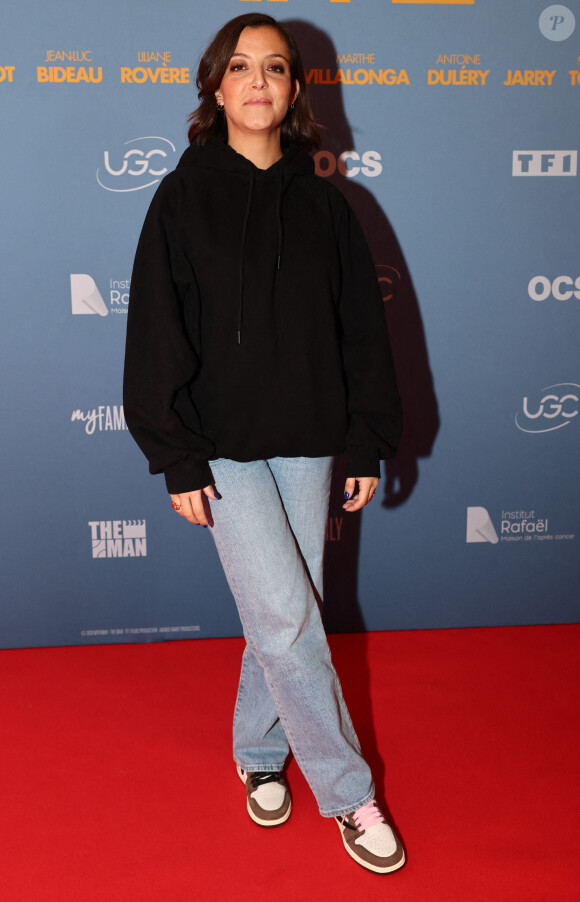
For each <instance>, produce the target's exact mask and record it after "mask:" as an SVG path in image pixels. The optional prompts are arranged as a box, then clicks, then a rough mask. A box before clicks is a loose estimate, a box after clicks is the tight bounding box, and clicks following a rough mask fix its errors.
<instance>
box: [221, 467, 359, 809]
mask: <svg viewBox="0 0 580 902" xmlns="http://www.w3.org/2000/svg"><path fill="white" fill-rule="evenodd" d="M212 469H213V472H214V476H215V479H216V487H217V489H218V491H219V492H220V493H221V495H222V500H221V501H220V502H219V503H216V504H213V505H212V512H213V518H214V526H213V528H212V534H213V535H214V539H215V542H216V545H217V548H218V552H219V554H220V558H221V561H222V564H223V567H224V570H225V573H226V576H227V578H228V582H229V584H230V587H231V589H232V592H233V594H234V597H235V599H236V603H237V605H238V611H239V614H240V618H241V621H242V625H243V628H244V636H245V638H246V643H247V646H248V654H247V655H246V662H245V665H244V668H243V670H242V685H241V690H240V697H239V699H238V703H239V705H240V707H241V708H242V709H243V713H244V718H245V719H246V720H247V722H248V724H249V726H248V736H251V735H252V734H253V736H254V737H257V741H256V740H255V739H254V742H255V747H252V745H251V742H248V743H247V751H248V754H249V753H250V749H253V750H252V752H251V754H252V755H253V754H255V755H256V757H255V758H252V759H248V760H242V759H241V757H240V758H239V759H238V763H239V764H240V766H242V767H245V768H246V769H249V770H259V769H260V770H262V769H265V770H268V769H270V770H274V769H277V768H278V767H279V766H280V765H281V763H282V761H281V760H280V757H279V756H280V755H281V753H283V751H284V749H283V747H282V743H280V742H279V741H278V740H279V738H280V735H281V733H280V732H278V733H277V734H276V733H275V732H274V738H275V739H276V742H274V743H273V744H272V745H268V744H266V745H263V744H261V743H260V732H262V733H263V732H264V726H265V725H267V720H268V718H266V723H265V722H264V720H263V717H264V711H265V710H268V704H269V703H268V704H266V702H265V701H264V692H263V686H264V685H265V687H266V688H267V690H268V692H269V694H270V695H271V697H272V699H273V701H274V705H275V709H276V711H277V714H278V716H279V718H280V721H281V723H282V726H283V728H284V733H285V735H286V736H287V737H288V740H289V741H290V745H291V747H292V751H293V753H294V756H295V758H296V760H297V762H298V764H299V766H300V768H301V770H302V771H303V773H304V775H305V777H306V779H307V780H308V782H309V784H310V786H311V788H312V790H313V792H314V795H315V797H316V799H317V802H318V805H319V808H320V812H321V814H323V815H325V816H332V815H335V814H343V813H347V812H349V811H352V810H353V809H355V808H358V807H360V806H361V805H363V804H365V803H366V802H367V801H369V800H370V799H371V798H372V797H373V794H374V788H373V785H372V778H371V774H370V771H369V768H368V765H367V764H366V763H365V761H364V760H363V758H362V757H361V754H360V747H359V743H358V739H357V737H356V734H355V732H354V729H353V727H352V723H351V720H350V717H349V714H348V711H347V709H346V706H345V703H344V700H343V697H342V691H341V688H340V683H339V681H338V677H337V675H336V672H335V670H334V667H333V666H332V662H331V660H330V651H329V648H328V643H327V641H326V636H325V634H324V629H323V626H322V621H321V617H320V611H319V609H318V604H317V600H316V596H315V593H314V591H313V588H312V585H311V582H310V577H309V574H308V570H307V568H306V566H305V563H304V560H303V557H302V554H301V551H300V549H299V548H298V545H297V542H296V538H295V535H297V534H298V535H300V536H301V537H302V540H303V541H304V543H305V545H308V540H307V538H306V537H307V536H308V534H309V533H310V534H312V535H314V532H315V529H314V523H313V518H314V519H316V520H317V521H318V525H317V528H319V525H320V522H319V521H320V507H322V509H323V513H324V516H323V518H322V527H321V530H322V534H323V530H324V520H325V519H326V503H327V497H328V486H327V484H326V480H327V478H329V470H330V464H329V462H328V460H326V459H318V458H315V459H306V458H286V459H281V458H277V459H274V460H272V461H269V462H267V461H252V462H250V463H238V462H234V461H229V460H224V459H220V460H218V461H212ZM321 495H322V496H323V497H322V498H321ZM316 496H317V497H316ZM286 507H287V508H288V509H289V510H291V511H292V520H293V523H292V527H291V524H290V522H289V517H288V515H287V511H286V509H285V508H286ZM314 511H316V516H315V517H314V514H313V512H314ZM299 521H301V523H300V525H299ZM313 544H316V543H313ZM318 548H320V540H318ZM319 556H320V564H315V563H313V570H316V569H317V568H318V570H319V569H320V567H321V553H320V552H319ZM304 557H306V555H304ZM315 579H316V581H317V582H319V581H320V576H319V575H318V574H317V576H316V577H315ZM256 663H257V664H258V665H259V666H260V668H261V669H262V672H263V679H264V684H263V686H262V689H261V690H260V691H259V692H258V695H257V696H256V695H254V694H253V692H252V693H250V692H249V691H248V683H247V682H246V677H248V679H249V680H250V681H251V683H252V686H253V687H256V686H257V687H258V689H260V684H259V680H256V679H255V676H254V677H251V676H250V674H251V673H252V667H253V665H254V664H256ZM269 711H270V714H271V713H272V711H271V708H270V709H269ZM255 720H257V721H258V722H259V725H260V726H259V729H257V730H256V729H255V728H254V727H253V725H252V724H253V721H255ZM265 732H266V734H268V730H266V731H265ZM258 745H260V748H259V749H258V747H257V746H258Z"/></svg>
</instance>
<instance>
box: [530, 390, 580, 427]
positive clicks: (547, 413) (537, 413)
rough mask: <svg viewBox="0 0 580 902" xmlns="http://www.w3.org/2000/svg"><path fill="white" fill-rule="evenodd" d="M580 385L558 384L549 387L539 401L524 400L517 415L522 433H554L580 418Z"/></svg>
mask: <svg viewBox="0 0 580 902" xmlns="http://www.w3.org/2000/svg"><path fill="white" fill-rule="evenodd" d="M579 389H580V385H577V384H576V382H558V383H556V385H548V387H547V388H543V389H542V392H547V394H544V395H543V396H542V397H541V398H540V399H539V400H538V401H532V402H530V401H529V400H528V398H527V397H525V398H524V403H523V406H522V410H521V411H519V412H518V413H517V414H516V426H517V427H518V429H520V430H521V431H522V432H553V431H554V430H555V429H561V428H562V427H563V426H569V425H570V422H571V421H572V420H573V419H574V417H577V416H578V404H579V403H580V391H579Z"/></svg>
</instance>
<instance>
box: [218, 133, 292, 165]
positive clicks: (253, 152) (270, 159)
mask: <svg viewBox="0 0 580 902" xmlns="http://www.w3.org/2000/svg"><path fill="white" fill-rule="evenodd" d="M228 144H229V145H230V147H232V148H233V149H234V150H235V151H236V153H239V154H241V155H242V156H243V157H245V158H246V159H247V160H250V162H251V163H253V164H254V166H256V168H257V169H269V168H270V166H273V165H274V163H276V162H277V160H279V159H280V157H281V156H282V147H281V145H280V132H279V131H277V132H275V133H274V134H271V135H248V134H246V133H244V134H240V133H235V134H233V135H232V134H229V135H228Z"/></svg>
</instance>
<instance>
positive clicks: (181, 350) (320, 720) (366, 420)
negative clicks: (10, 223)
mask: <svg viewBox="0 0 580 902" xmlns="http://www.w3.org/2000/svg"><path fill="white" fill-rule="evenodd" d="M197 85H198V88H199V98H200V100H201V104H200V106H199V107H198V109H197V110H196V111H195V112H194V113H193V114H192V116H191V128H190V131H189V138H190V142H191V143H190V146H189V148H188V149H187V150H186V151H185V153H184V154H183V156H182V158H181V161H180V163H179V165H178V167H177V169H176V170H175V171H174V172H172V173H170V174H169V175H167V176H166V177H165V179H164V180H163V181H162V183H161V185H160V186H159V189H158V191H157V193H156V195H155V197H154V199H153V202H152V204H151V207H150V209H149V212H148V215H147V218H146V220H145V224H144V227H143V231H142V234H141V238H140V241H139V246H138V249H137V254H136V258H135V267H134V271H133V279H132V283H131V299H130V306H129V319H128V334H127V351H126V362H125V402H124V403H125V415H126V418H127V423H128V426H129V429H130V430H131V433H132V434H133V436H134V438H135V439H136V441H137V442H138V443H139V445H140V447H141V448H142V450H143V451H144V453H145V454H146V456H147V457H148V459H149V462H150V470H151V472H152V473H160V472H162V473H164V475H165V479H166V484H167V488H168V491H169V493H170V496H171V501H172V504H173V508H174V509H175V510H176V511H177V513H178V514H179V515H180V516H182V517H185V518H186V519H187V520H189V521H190V523H193V524H199V525H202V526H204V527H208V526H210V527H211V532H212V535H213V537H214V539H215V543H216V546H217V550H218V553H219V555H220V559H221V561H222V564H223V567H224V570H225V573H226V576H227V578H228V582H229V584H230V587H231V589H232V592H233V594H234V596H235V599H236V603H237V607H238V611H239V614H240V618H241V621H242V625H243V630H244V636H245V639H246V648H245V651H244V655H243V661H242V672H241V677H240V683H239V689H238V697H237V702H236V709H235V715H234V760H235V762H236V765H237V772H238V775H239V777H240V778H241V780H242V781H243V782H244V784H245V786H246V804H247V810H248V813H249V815H250V817H251V818H252V820H253V821H254V822H255V823H257V824H260V825H261V826H264V827H270V826H275V825H279V824H282V823H284V822H285V821H286V820H287V819H288V817H289V815H290V811H291V797H290V791H289V789H288V786H287V784H286V781H285V778H284V774H283V769H284V765H285V761H286V758H287V755H288V752H289V747H291V749H292V751H293V754H294V756H295V758H296V760H297V762H298V764H299V766H300V767H301V769H302V771H303V773H304V775H305V777H306V779H307V780H308V782H309V784H310V786H311V788H312V790H313V792H314V794H315V797H316V799H317V802H318V805H319V809H320V813H321V814H322V815H323V816H325V817H335V818H336V820H337V823H338V825H339V827H340V830H341V834H342V837H343V842H344V845H345V848H346V850H347V852H348V853H349V854H350V855H351V856H352V857H353V858H354V859H355V861H357V862H358V863H359V864H361V865H362V866H363V867H366V868H367V869H369V870H372V871H374V872H376V873H387V872H389V871H393V870H396V869H397V868H399V867H401V866H402V865H403V864H404V860H405V856H404V852H403V849H402V847H401V845H400V843H399V841H398V839H397V838H396V837H395V836H394V834H393V832H392V830H391V828H390V827H389V826H388V824H387V823H386V821H385V819H384V817H383V815H382V813H381V811H380V810H379V809H378V806H377V805H376V802H375V801H374V798H373V796H374V787H373V782H372V777H371V774H370V771H369V768H368V765H367V764H366V762H365V761H364V759H363V758H362V756H361V753H360V747H359V743H358V739H357V737H356V734H355V732H354V729H353V727H352V724H351V721H350V717H349V714H348V711H347V709H346V706H345V703H344V700H343V697H342V691H341V688H340V684H339V681H338V677H337V675H336V672H335V670H334V668H333V666H332V663H331V660H330V652H329V649H328V644H327V641H326V636H325V634H324V630H323V627H322V622H321V618H320V613H319V607H318V601H319V599H320V595H321V592H322V556H323V545H324V528H325V522H326V517H327V512H328V498H329V490H330V476H331V466H332V457H333V455H335V454H338V453H341V452H343V451H346V466H347V475H348V478H347V480H346V485H345V489H344V497H345V503H344V509H345V510H346V511H348V512H353V511H356V510H360V509H361V508H362V507H364V505H365V504H367V503H368V502H369V501H370V500H371V498H372V497H373V495H374V493H375V490H376V488H377V484H378V477H379V474H380V470H379V460H380V458H386V457H390V456H391V455H392V454H393V453H394V450H395V447H396V444H397V441H398V438H399V433H400V426H401V415H400V403H399V396H398V393H397V388H396V381H395V376H394V371H393V365H392V359H391V353H390V348H389V343H388V337H387V332H386V325H385V320H384V313H383V307H382V302H381V298H380V294H379V291H378V287H377V280H376V276H375V272H374V267H373V264H372V262H371V259H370V255H369V252H368V248H367V246H366V243H365V240H364V238H363V236H362V233H361V230H360V227H359V226H358V224H357V222H356V220H355V219H354V216H353V214H352V212H351V210H350V209H349V207H348V205H347V203H346V201H345V200H344V198H343V197H342V195H341V194H340V192H338V191H337V190H336V189H335V188H334V187H333V186H332V185H331V184H329V183H328V182H327V181H325V180H324V179H321V178H318V177H317V176H315V175H314V166H313V162H312V160H311V158H310V157H309V156H308V154H307V152H306V151H308V150H310V149H312V148H313V147H314V146H317V144H318V132H317V128H316V125H315V123H314V120H313V118H312V114H311V111H310V106H309V103H308V98H307V94H306V83H305V77H304V70H303V66H302V63H301V60H300V56H299V53H298V50H297V48H296V44H295V42H294V39H293V38H292V36H291V35H290V34H289V33H288V32H287V30H286V29H285V28H284V27H283V26H282V25H280V24H278V23H277V22H276V21H275V20H274V19H272V18H271V17H269V16H265V15H261V14H253V13H252V14H249V15H243V16H238V17H237V18H235V19H233V20H232V21H231V22H229V23H227V24H226V25H225V26H224V27H223V28H222V29H221V31H220V32H218V34H217V35H216V37H215V38H214V40H213V41H212V43H211V44H210V45H209V47H208V48H207V50H206V52H205V54H204V55H203V57H202V59H201V62H200V66H199V72H198V79H197ZM218 490H219V493H218ZM210 501H211V509H210ZM214 501H215V503H214Z"/></svg>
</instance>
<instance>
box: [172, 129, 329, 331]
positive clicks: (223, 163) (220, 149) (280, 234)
mask: <svg viewBox="0 0 580 902" xmlns="http://www.w3.org/2000/svg"><path fill="white" fill-rule="evenodd" d="M189 166H194V167H196V168H198V169H207V170H213V171H217V172H227V173H231V174H236V173H239V175H240V178H243V179H247V182H248V189H247V197H246V206H245V213H244V220H243V227H242V233H241V239H240V245H239V266H238V315H237V328H236V336H237V342H238V344H241V341H242V320H243V307H244V252H245V248H246V237H247V231H248V222H249V218H250V213H251V210H252V201H253V199H254V189H255V185H256V181H258V180H262V179H263V180H265V181H269V180H271V179H276V180H277V182H278V185H277V191H276V224H277V241H276V246H277V259H276V261H275V268H274V273H276V272H277V271H279V270H280V268H281V266H282V253H283V246H284V217H283V205H284V195H285V193H286V191H287V189H288V186H289V185H290V183H291V181H292V180H293V179H294V178H295V177H296V176H299V175H307V174H312V173H313V172H314V161H313V160H312V158H311V157H310V156H309V155H308V154H307V153H306V151H304V150H301V149H300V148H299V147H298V146H297V145H296V144H291V145H289V146H288V147H287V148H286V150H285V151H284V153H283V155H282V156H281V157H280V159H279V160H277V161H276V162H275V163H274V164H273V165H272V166H270V167H269V168H268V169H259V168H258V167H257V166H255V165H254V163H252V162H251V160H248V159H247V158H246V157H244V156H242V154H239V153H238V152H237V151H235V150H234V149H233V148H232V147H230V146H229V144H226V143H225V142H224V141H222V140H221V139H220V138H208V140H207V141H206V142H205V144H202V145H198V144H190V146H189V147H188V148H187V150H185V151H184V153H183V154H182V156H181V159H180V160H179V163H178V168H180V167H184V168H185V167H189ZM274 283H275V276H274V280H273V282H272V286H271V291H272V293H273V292H274Z"/></svg>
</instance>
